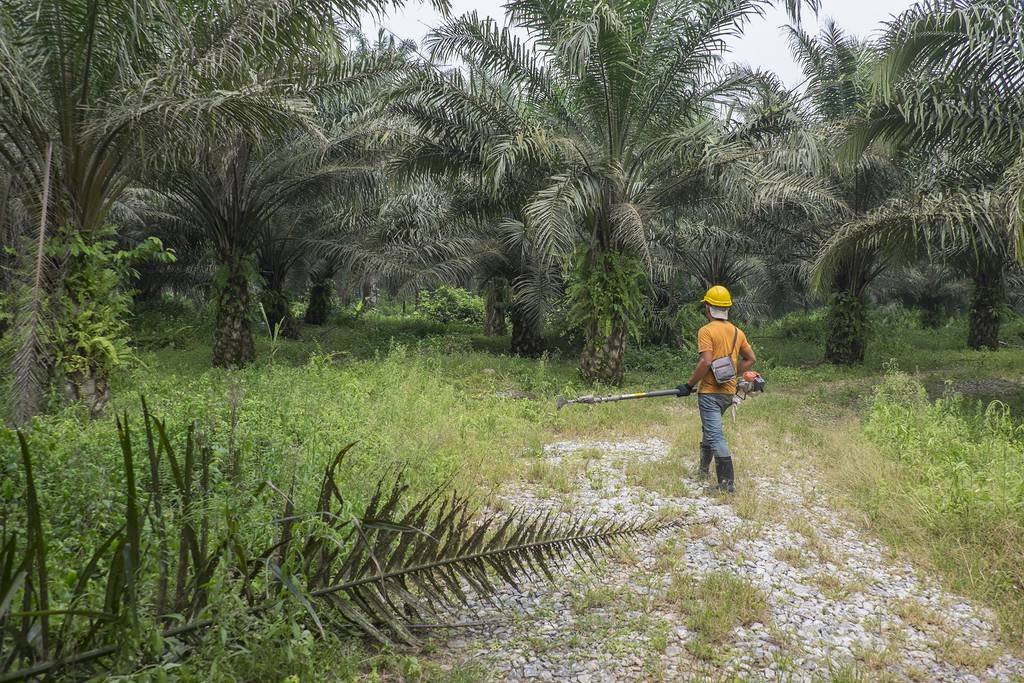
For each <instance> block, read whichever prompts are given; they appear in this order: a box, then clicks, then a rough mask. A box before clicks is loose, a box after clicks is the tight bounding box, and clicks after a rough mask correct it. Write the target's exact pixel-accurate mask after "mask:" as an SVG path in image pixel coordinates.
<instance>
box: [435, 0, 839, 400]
mask: <svg viewBox="0 0 1024 683" xmlns="http://www.w3.org/2000/svg"><path fill="white" fill-rule="evenodd" d="M767 4H768V3H766V2H759V1H757V0H741V1H738V2H737V1H735V0H722V1H719V0H705V1H702V2H698V3H694V2H684V1H682V0H678V1H672V2H654V1H653V0H651V1H649V2H598V3H591V2H582V1H578V2H576V1H570V2H555V3H551V2H546V1H544V2H542V1H540V0H511V1H510V2H508V3H506V5H505V8H506V13H507V15H508V17H509V19H510V20H511V22H512V23H513V24H514V25H515V26H516V27H519V28H521V29H523V30H525V31H526V32H527V33H528V34H529V36H530V39H531V47H527V46H526V45H524V43H522V42H521V41H520V40H518V39H517V38H516V37H515V36H514V35H513V33H511V32H510V31H509V30H507V29H506V30H501V29H498V28H496V27H495V26H494V25H493V23H491V22H490V21H484V20H480V19H479V18H478V17H477V16H476V15H475V14H474V13H471V14H467V15H464V16H462V17H460V18H457V19H454V20H451V21H450V22H448V23H447V24H445V25H444V26H442V27H440V28H439V29H438V30H436V31H435V32H434V33H433V34H431V36H429V37H428V39H427V45H428V47H429V49H430V51H431V54H432V57H433V58H434V59H435V60H439V61H450V60H452V59H455V58H460V59H463V60H465V61H466V62H468V63H470V64H473V65H476V66H478V67H479V68H481V69H483V70H486V71H487V72H488V73H490V74H493V75H494V76H495V77H496V78H499V79H500V80H501V81H502V82H503V83H504V88H505V92H506V93H507V96H508V97H509V98H511V99H512V101H513V105H512V106H511V107H503V108H502V109H501V111H508V112H509V114H510V116H509V117H508V121H507V125H506V126H505V127H504V128H498V127H494V126H491V125H482V124H484V123H485V122H487V123H489V122H490V121H491V120H492V119H493V118H494V111H495V107H494V106H492V101H480V102H478V104H479V105H480V106H466V107H464V108H463V109H461V110H460V111H459V115H460V116H461V117H462V118H463V123H464V126H463V128H464V129H465V131H467V133H468V134H467V135H465V136H462V137H456V138H454V139H452V140H446V141H444V144H446V145H449V146H452V145H454V146H457V145H458V144H459V143H460V142H462V141H463V140H468V142H469V144H470V145H473V146H475V147H476V148H479V149H482V150H483V152H484V154H483V158H482V159H481V166H482V169H483V171H482V173H481V178H482V180H483V184H484V186H485V187H486V188H488V189H489V190H490V191H491V192H494V193H499V194H500V193H501V192H502V188H503V186H504V184H505V183H506V182H508V181H509V179H510V178H514V177H518V176H519V175H521V174H522V173H523V172H524V170H526V169H533V170H534V171H535V173H536V177H537V178H539V180H540V181H541V182H540V184H541V187H540V188H539V189H537V190H535V191H532V192H531V193H530V195H529V197H528V198H527V199H526V201H525V202H524V203H523V205H522V207H521V211H522V216H523V218H524V220H525V223H526V225H527V226H529V228H530V229H531V230H532V231H533V232H534V234H535V235H536V244H537V245H538V247H539V249H540V250H541V251H542V253H545V254H550V255H553V256H555V257H557V258H558V259H560V260H562V261H571V262H572V264H573V267H572V269H571V271H572V272H573V273H574V276H573V281H572V282H571V283H570V288H569V293H570V297H571V298H574V299H575V304H576V305H574V306H573V310H575V311H576V312H577V313H578V314H579V315H578V316H577V320H576V322H577V323H578V325H579V326H580V328H581V329H582V331H583V333H584V337H585V340H586V343H585V347H584V350H583V353H582V357H581V370H582V373H583V375H584V376H585V377H586V378H587V379H590V380H603V381H609V382H620V381H621V380H622V374H623V365H622V360H623V353H624V350H625V345H626V337H627V331H628V330H629V329H630V328H631V327H635V324H636V322H638V321H637V320H636V317H637V314H638V312H639V310H640V308H641V306H640V304H641V301H638V298H640V297H642V287H639V284H640V283H641V282H642V280H643V279H644V273H645V271H647V270H649V265H650V261H651V259H650V253H649V245H650V243H651V239H650V238H651V235H652V233H653V231H654V229H655V226H656V225H658V224H659V223H660V222H661V221H662V220H663V214H664V212H665V211H666V210H667V209H669V208H671V207H674V206H686V205H687V204H689V203H691V202H694V201H696V200H697V198H702V201H705V202H707V201H710V199H709V198H714V199H716V200H717V201H719V202H722V203H725V202H731V203H733V204H738V203H745V204H750V205H752V204H757V203H759V202H779V201H786V200H791V199H795V198H797V197H803V198H806V197H808V196H812V195H813V196H814V197H815V198H816V199H823V196H822V195H824V194H827V193H825V192H823V191H822V188H821V186H820V185H819V184H817V183H815V182H814V181H813V179H809V178H807V177H805V176H801V175H798V174H794V173H791V172H789V171H788V170H784V169H781V168H780V167H778V166H777V165H775V164H773V163H772V161H771V154H769V153H768V152H767V151H766V150H755V149H754V148H753V147H752V146H751V145H750V144H749V142H748V141H747V140H745V139H743V138H742V137H741V136H738V135H737V134H736V125H735V124H734V123H732V122H728V121H726V120H723V119H722V118H720V117H718V116H717V107H718V106H719V105H721V104H722V103H723V102H724V101H725V100H727V99H729V98H730V96H731V95H732V94H733V93H736V92H737V91H739V90H744V89H749V88H751V87H753V84H754V82H755V81H756V79H755V78H753V77H752V75H751V74H749V73H738V72H728V73H723V72H722V71H721V70H720V69H719V65H720V60H721V54H722V51H723V48H724V45H725V42H726V41H727V40H728V39H730V38H736V37H738V36H739V35H740V34H741V31H742V26H743V24H744V22H745V21H747V20H748V19H749V18H750V17H752V16H755V15H757V14H758V13H759V12H761V11H762V10H763V9H764V8H765V7H766V6H767ZM466 99H472V98H470V97H467V98H466ZM436 103H437V104H438V106H445V104H446V102H445V101H444V100H443V98H440V97H439V98H437V100H436ZM826 201H827V200H826Z"/></svg>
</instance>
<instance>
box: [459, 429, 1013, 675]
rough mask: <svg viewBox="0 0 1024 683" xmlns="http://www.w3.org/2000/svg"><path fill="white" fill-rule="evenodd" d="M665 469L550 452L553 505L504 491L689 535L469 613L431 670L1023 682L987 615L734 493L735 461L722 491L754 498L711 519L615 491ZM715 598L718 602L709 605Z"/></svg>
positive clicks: (833, 524)
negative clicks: (439, 665)
mask: <svg viewBox="0 0 1024 683" xmlns="http://www.w3.org/2000/svg"><path fill="white" fill-rule="evenodd" d="M667 457H669V456H668V445H667V444H666V443H664V442H663V441H660V440H657V439H652V440H646V441H622V442H589V443H579V442H561V443H554V444H549V445H548V446H547V447H546V448H545V452H544V462H543V463H540V465H542V466H544V467H548V468H550V471H552V472H567V473H568V475H567V476H568V480H567V481H562V482H561V487H560V492H557V493H553V492H552V490H551V489H550V487H549V486H545V485H543V484H531V483H529V482H517V483H516V484H515V485H514V486H508V487H506V489H505V490H504V491H503V492H502V493H501V495H500V499H501V504H505V505H511V506H525V507H526V508H528V509H547V508H552V509H554V510H555V511H556V512H561V513H565V512H567V511H572V512H574V513H583V514H586V513H593V514H595V515H598V516H609V517H610V516H620V515H623V514H625V515H627V516H629V515H634V514H639V515H649V514H655V513H658V512H663V511H665V510H666V509H677V510H680V511H684V512H685V514H686V518H687V519H688V520H691V521H692V525H690V526H687V527H685V528H684V529H682V530H672V531H666V532H662V533H660V534H658V535H657V536H655V537H652V538H643V539H639V540H637V541H636V542H633V543H630V544H629V545H628V546H624V547H623V548H622V549H621V550H620V551H617V552H615V553H612V554H611V555H610V556H608V557H607V558H606V559H604V560H602V561H601V562H600V563H599V565H598V566H597V567H591V568H589V569H588V570H587V571H585V572H584V571H580V570H579V569H576V568H575V566H573V567H572V568H569V567H567V568H566V569H565V571H564V572H563V573H562V574H561V578H559V579H558V580H557V582H556V583H555V584H554V585H552V584H550V583H536V584H531V585H527V586H525V587H524V590H522V591H521V592H518V593H515V592H512V591H509V592H507V593H503V594H501V595H499V596H498V597H497V600H496V605H494V606H492V605H476V606H474V607H473V609H472V610H471V611H469V612H467V614H466V615H465V617H466V619H467V620H477V621H480V622H485V623H486V625H485V626H480V627H474V628H472V629H464V630H462V631H459V632H456V633H455V634H454V635H452V636H450V639H449V640H448V641H447V642H446V643H445V645H446V647H445V650H446V652H447V654H448V656H450V657H452V658H454V659H455V660H457V661H461V662H469V661H476V662H479V663H481V664H483V665H484V666H485V667H486V668H488V669H489V670H490V671H492V672H493V673H494V677H495V678H496V679H499V680H525V679H530V680H573V681H580V682H586V681H625V680H723V679H726V680H728V679H729V678H730V677H735V678H738V679H740V680H771V681H817V680H825V681H828V680H867V681H875V680H914V681H1024V661H1022V660H1021V659H1018V658H1015V657H1013V656H1011V655H1010V654H1007V653H1006V650H1005V648H1003V647H1001V646H1000V644H999V642H998V639H997V635H996V630H995V627H994V626H993V617H992V615H991V614H989V613H987V611H986V610H983V609H980V608H978V607H975V606H973V605H971V604H970V603H968V602H967V601H966V600H964V599H963V598H959V597H957V596H954V595H950V594H948V593H946V592H944V591H943V590H941V589H940V588H939V586H938V584H937V583H936V582H935V581H934V580H932V579H929V578H926V577H922V576H920V575H919V574H918V573H916V572H915V571H914V570H913V569H912V568H911V567H909V566H907V565H906V564H903V563H901V562H897V561H894V560H892V559H891V558H890V557H888V554H887V553H886V551H885V549H884V548H883V547H881V545H880V544H879V543H878V542H877V541H875V540H872V539H870V538H867V537H865V535H864V534H862V533H860V532H859V531H857V530H856V529H855V528H854V527H853V526H852V525H851V524H850V523H849V522H847V521H845V520H844V519H843V518H842V517H841V516H840V515H839V514H838V513H836V512H835V511H834V510H832V509H830V508H828V507H827V506H826V505H824V504H823V500H824V497H823V496H820V495H816V494H817V491H816V486H815V484H814V482H813V481H810V480H799V479H796V478H795V477H792V476H790V477H788V478H785V479H781V480H773V481H770V482H769V481H767V480H759V481H753V482H751V481H750V480H743V479H742V463H738V465H740V467H739V468H738V469H739V471H740V476H741V480H740V482H739V484H740V485H741V486H754V487H756V490H757V495H756V496H747V497H746V498H743V497H737V498H736V499H735V500H733V501H731V502H732V504H728V503H727V501H725V500H724V499H723V498H721V497H718V496H715V495H713V494H712V493H711V492H709V491H707V490H706V488H705V486H706V485H705V484H703V483H701V482H699V481H696V480H686V481H684V482H682V484H681V485H679V486H676V487H674V488H675V489H676V491H677V492H680V493H681V494H680V495H672V496H670V495H662V494H659V493H656V492H654V491H652V490H649V489H648V488H645V487H642V486H639V485H638V484H636V482H635V480H636V477H635V476H630V475H631V474H634V473H635V468H638V467H643V466H644V464H645V463H646V464H652V463H654V464H656V463H657V461H660V460H662V459H665V458H667ZM654 471H655V472H656V471H657V470H654ZM648 476H650V475H648ZM631 482H632V483H631ZM653 488H657V489H659V490H664V489H665V487H663V486H654V487H653ZM750 501H760V502H757V503H755V504H754V505H751V503H750ZM765 506H771V508H772V510H773V511H774V513H775V514H760V512H759V509H758V508H759V507H761V508H763V507H765ZM747 508H749V509H747ZM779 513H781V514H779ZM722 582H725V583H724V584H723V583H722ZM723 585H725V586H727V587H728V588H727V590H728V591H729V593H730V598H729V599H728V600H724V601H721V602H719V601H717V600H714V599H711V598H713V596H714V595H716V593H715V592H714V591H715V590H719V593H718V594H719V595H720V594H721V590H722V588H721V587H722V586H723ZM694 587H703V588H702V589H696V588H694ZM702 591H703V592H702ZM722 605H724V607H723V606H722ZM512 606H515V607H517V609H504V607H512ZM722 613H724V614H725V616H723V614H722ZM730 619H731V621H730ZM723 620H725V621H724V622H723ZM723 623H725V624H726V626H725V629H724V630H723V629H722V624H723ZM716 629H717V630H716Z"/></svg>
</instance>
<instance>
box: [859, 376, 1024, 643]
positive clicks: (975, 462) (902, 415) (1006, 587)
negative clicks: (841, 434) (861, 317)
mask: <svg viewBox="0 0 1024 683" xmlns="http://www.w3.org/2000/svg"><path fill="white" fill-rule="evenodd" d="M865 430H866V433H867V435H868V436H869V438H870V439H871V440H872V441H874V442H875V443H876V444H877V445H878V446H879V447H880V448H881V449H882V452H883V453H884V454H885V455H886V456H888V457H889V458H891V459H892V460H893V461H894V463H893V465H894V467H893V468H892V469H891V471H890V472H889V473H888V476H886V477H884V478H881V479H880V484H879V490H878V491H877V492H876V495H877V496H878V498H877V500H876V508H875V513H876V515H878V516H885V517H886V518H887V519H888V521H889V522H891V523H894V525H895V528H897V529H899V531H900V533H901V534H902V535H903V536H904V537H909V538H911V539H913V543H914V544H915V545H918V546H919V547H921V548H923V549H926V550H927V551H928V555H930V557H931V560H932V561H933V562H934V563H935V564H936V565H938V566H940V567H944V568H945V569H947V570H948V571H947V575H950V576H952V577H954V583H955V584H957V585H958V586H959V587H961V588H967V589H972V590H973V591H976V592H978V593H980V594H981V595H983V596H984V597H986V598H988V600H989V601H990V603H991V604H992V605H993V606H995V607H996V608H997V610H998V611H999V612H1001V614H1002V616H1003V622H1004V625H1005V626H1006V627H1007V629H1008V632H1009V633H1010V634H1011V635H1012V636H1013V637H1015V638H1017V639H1019V638H1020V637H1021V636H1022V635H1024V584H1022V577H1024V427H1021V426H1020V425H1018V424H1017V422H1016V421H1015V420H1014V419H1013V416H1012V415H1011V414H1010V411H1009V409H1008V408H1007V407H1006V405H1005V404H1003V403H1001V402H998V401H994V402H992V403H990V404H989V405H988V406H987V407H983V408H982V407H978V406H977V404H973V403H971V402H968V401H965V400H964V399H963V398H962V397H960V396H959V395H957V394H955V393H953V392H950V391H948V392H947V394H946V395H945V396H944V397H942V398H941V399H939V400H936V401H930V400H929V399H928V396H927V394H926V393H925V389H924V387H923V386H922V385H921V384H920V383H919V382H917V381H915V380H913V379H911V378H910V377H909V376H908V375H906V374H903V373H900V372H891V373H889V374H888V375H887V376H886V377H885V379H884V380H883V381H882V383H881V384H880V385H879V386H878V388H877V389H876V390H875V392H874V395H873V398H872V400H871V403H870V408H869V411H868V414H867V419H866V423H865Z"/></svg>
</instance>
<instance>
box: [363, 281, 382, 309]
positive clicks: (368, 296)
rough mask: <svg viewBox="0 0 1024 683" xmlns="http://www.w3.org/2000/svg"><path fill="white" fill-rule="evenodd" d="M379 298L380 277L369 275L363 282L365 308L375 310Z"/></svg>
mask: <svg viewBox="0 0 1024 683" xmlns="http://www.w3.org/2000/svg"><path fill="white" fill-rule="evenodd" d="M379 297H380V277H379V276H378V275H376V274H372V275H367V276H366V279H365V280H363V308H364V309H370V308H375V307H376V306H377V299H378V298H379Z"/></svg>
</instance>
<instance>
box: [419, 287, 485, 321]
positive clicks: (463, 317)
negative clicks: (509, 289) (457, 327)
mask: <svg viewBox="0 0 1024 683" xmlns="http://www.w3.org/2000/svg"><path fill="white" fill-rule="evenodd" d="M418 310H419V311H420V313H422V314H423V315H425V316H427V317H428V318H430V319H431V320H436V321H438V322H441V323H466V324H470V325H483V322H484V300H483V299H482V298H481V297H479V296H477V295H476V294H474V293H472V292H467V291H466V290H464V289H461V288H459V287H448V286H446V285H440V286H438V287H437V288H436V289H435V290H434V291H432V292H423V293H422V294H420V303H419V306H418Z"/></svg>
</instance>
